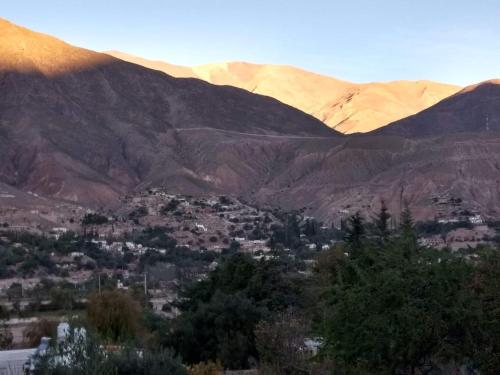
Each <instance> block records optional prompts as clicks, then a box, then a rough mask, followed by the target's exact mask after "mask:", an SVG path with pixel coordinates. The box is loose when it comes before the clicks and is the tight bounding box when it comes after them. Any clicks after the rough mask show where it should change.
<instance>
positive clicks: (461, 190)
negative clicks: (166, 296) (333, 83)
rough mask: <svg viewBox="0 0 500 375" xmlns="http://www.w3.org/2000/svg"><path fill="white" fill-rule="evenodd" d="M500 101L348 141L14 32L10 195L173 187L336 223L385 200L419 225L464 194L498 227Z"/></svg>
mask: <svg viewBox="0 0 500 375" xmlns="http://www.w3.org/2000/svg"><path fill="white" fill-rule="evenodd" d="M179 69H180V70H179V74H180V73H181V72H182V67H179ZM290 69H293V68H290ZM280 72H283V70H280ZM283 74H284V73H283ZM291 81H292V82H293V81H294V80H293V79H291ZM295 82H297V81H295ZM346 85H349V84H347V83H346ZM408 90H409V89H408ZM454 90H455V89H454ZM250 91H252V90H250ZM253 91H255V90H253ZM410 91H411V90H410ZM403 92H405V90H403ZM298 93H300V91H297V92H295V93H294V95H299V94H298ZM499 98H500V84H499V82H498V81H494V80H493V81H489V82H485V83H482V84H479V85H475V86H470V87H467V88H465V89H462V90H461V91H459V92H457V93H454V94H453V95H452V96H450V97H448V98H446V99H444V100H441V101H440V102H439V103H437V104H435V105H433V106H431V107H429V108H427V109H425V110H424V111H422V112H420V113H418V114H415V115H413V116H410V117H408V118H405V119H402V120H400V121H396V122H394V123H392V124H390V125H387V126H385V127H383V128H380V129H378V130H375V131H373V132H370V133H367V134H355V135H343V134H342V133H341V132H339V131H336V130H334V129H331V128H330V127H328V126H326V125H325V124H324V123H323V122H321V121H319V120H318V119H317V118H315V117H313V116H311V115H310V114H306V113H304V112H302V111H300V110H298V109H296V108H294V107H293V106H290V105H287V104H284V103H283V102H282V101H281V100H277V99H275V98H272V97H270V96H266V95H259V94H255V93H252V92H249V90H244V89H241V88H237V87H232V86H227V85H226V86H220V85H214V84H210V83H208V82H206V81H205V80H201V79H197V78H176V77H173V76H171V75H169V74H165V73H164V72H162V71H158V69H149V68H145V67H144V66H141V65H138V64H134V63H130V62H127V61H123V60H121V59H118V58H115V57H112V56H110V55H108V54H102V53H97V52H94V51H90V50H86V49H82V48H78V47H74V46H71V45H69V44H67V43H65V42H63V41H60V40H58V39H56V38H53V37H51V36H47V35H44V34H40V33H36V32H33V31H30V30H27V29H25V28H22V27H20V26H17V25H14V24H12V23H10V22H8V21H5V20H0V160H1V161H2V163H1V164H0V186H8V188H9V194H15V192H16V191H17V192H19V195H20V196H22V195H23V194H24V193H23V192H34V193H37V194H39V195H41V196H45V197H50V198H53V199H59V200H64V201H71V202H77V203H78V204H81V205H88V206H92V207H98V206H105V205H112V204H113V202H117V201H118V197H119V196H120V195H123V194H126V193H128V192H132V191H135V190H142V189H145V188H148V187H151V186H163V187H166V188H167V189H168V190H170V191H172V192H179V193H183V194H192V195H203V194H207V193H210V194H213V193H215V194H231V195H238V196H240V197H243V198H245V199H248V200H251V201H253V202H256V203H259V204H266V205H279V206H282V207H285V208H306V210H307V211H308V212H310V213H311V214H313V215H317V216H318V217H320V218H322V219H325V220H327V221H333V220H335V219H336V218H337V217H338V216H339V215H340V213H341V212H345V211H348V212H355V211H356V210H362V211H364V212H371V211H373V210H375V209H376V208H377V207H378V205H379V204H380V200H381V199H384V200H385V201H386V202H387V204H388V205H389V207H390V209H391V210H392V211H393V212H397V211H398V210H399V209H400V208H401V206H402V204H403V202H405V201H406V202H408V204H410V205H411V207H412V208H413V209H414V212H415V215H416V216H417V217H420V218H424V217H425V218H428V217H433V216H435V215H437V214H438V213H439V210H440V209H441V208H439V207H436V206H435V205H434V204H433V200H434V198H435V197H439V196H451V197H456V198H460V200H461V201H462V202H463V207H464V208H466V209H471V210H477V211H479V212H481V213H483V214H485V215H489V216H492V217H494V216H497V215H498V213H499V212H500V133H499V130H500V128H499V127H500V113H499V111H500V110H499V108H500V107H499V105H498V104H499ZM308 100H309V99H308ZM351 101H352V100H351ZM415 108H416V107H415ZM4 204H6V203H5V200H3V199H0V206H2V205H4Z"/></svg>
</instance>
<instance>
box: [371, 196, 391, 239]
mask: <svg viewBox="0 0 500 375" xmlns="http://www.w3.org/2000/svg"><path fill="white" fill-rule="evenodd" d="M390 219H391V214H390V213H389V209H388V208H387V206H386V205H385V201H384V200H383V199H382V200H381V201H380V211H379V213H378V214H377V215H376V216H375V219H374V225H375V235H376V236H377V237H378V239H379V241H382V242H384V241H386V240H387V239H388V238H389V235H390V229H389V220H390Z"/></svg>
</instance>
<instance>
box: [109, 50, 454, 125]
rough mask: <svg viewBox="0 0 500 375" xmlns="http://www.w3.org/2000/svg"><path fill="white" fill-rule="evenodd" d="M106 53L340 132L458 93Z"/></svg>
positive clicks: (432, 86) (437, 86)
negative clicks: (276, 104) (300, 114)
mask: <svg viewBox="0 0 500 375" xmlns="http://www.w3.org/2000/svg"><path fill="white" fill-rule="evenodd" d="M106 53H107V54H109V55H111V56H114V57H117V58H119V59H122V60H125V61H129V62H132V63H135V64H139V65H142V66H145V67H148V68H151V69H156V70H160V71H163V72H165V73H167V74H170V75H172V76H174V77H195V78H200V79H203V80H205V81H207V82H210V83H213V84H216V85H230V86H235V87H239V88H242V89H245V90H247V91H250V92H253V93H257V94H262V95H266V96H271V97H273V98H276V99H278V100H279V101H281V102H283V103H286V104H289V105H291V106H293V107H295V108H298V109H300V110H302V111H304V112H306V113H309V114H311V115H313V116H314V117H316V118H317V119H319V120H321V121H323V122H324V123H325V124H327V125H328V126H330V127H331V128H333V129H335V130H338V131H340V132H342V133H356V132H361V133H364V132H368V131H371V130H374V129H377V128H380V127H382V126H384V125H386V124H388V123H391V122H393V121H396V120H399V119H402V118H405V117H407V116H410V115H413V114H415V113H417V112H420V111H422V110H424V109H426V108H428V107H430V106H432V105H434V104H436V103H437V102H439V101H440V100H442V99H444V98H446V97H448V96H450V95H452V94H454V93H456V92H457V91H458V90H459V89H460V88H459V87H457V86H452V85H446V84H442V83H436V82H431V81H394V82H387V83H367V84H355V83H351V82H347V81H341V80H338V79H335V78H331V77H327V76H322V75H319V74H315V73H311V72H307V71H305V70H301V69H297V68H294V67H291V66H283V65H258V64H250V63H245V62H228V63H220V64H208V65H201V66H196V67H181V66H178V65H171V64H168V63H165V62H161V61H151V60H147V59H143V58H140V57H137V56H133V55H129V54H126V53H123V52H118V51H108V52H106Z"/></svg>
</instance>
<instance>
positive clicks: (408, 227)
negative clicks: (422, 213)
mask: <svg viewBox="0 0 500 375" xmlns="http://www.w3.org/2000/svg"><path fill="white" fill-rule="evenodd" d="M399 232H400V234H401V238H402V240H403V242H404V244H405V252H406V253H407V255H408V256H409V255H410V254H411V253H413V252H415V250H416V248H417V233H416V231H415V223H414V221H413V215H412V213H411V210H410V207H409V205H408V202H405V204H404V208H403V211H401V217H400V223H399Z"/></svg>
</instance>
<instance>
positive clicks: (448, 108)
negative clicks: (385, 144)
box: [376, 80, 500, 138]
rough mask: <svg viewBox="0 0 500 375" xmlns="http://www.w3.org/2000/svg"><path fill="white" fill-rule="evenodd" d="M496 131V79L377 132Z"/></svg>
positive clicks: (499, 88) (499, 102) (499, 127)
mask: <svg viewBox="0 0 500 375" xmlns="http://www.w3.org/2000/svg"><path fill="white" fill-rule="evenodd" d="M498 131H500V80H491V81H486V82H482V83H479V84H477V85H473V86H469V87H466V88H465V89H463V90H462V91H460V92H459V93H457V94H455V95H453V96H451V97H450V98H448V99H445V100H443V101H442V102H440V103H438V104H437V105H435V106H433V107H431V108H429V109H427V110H425V111H423V112H421V113H419V114H417V115H415V116H411V117H408V118H406V119H403V120H401V121H398V122H395V123H393V124H391V125H389V126H387V127H385V128H383V129H380V130H379V131H377V132H376V133H377V134H385V135H387V134H390V135H400V136H405V137H412V138H414V137H431V136H439V135H446V134H451V133H459V132H472V133H478V132H498Z"/></svg>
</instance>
